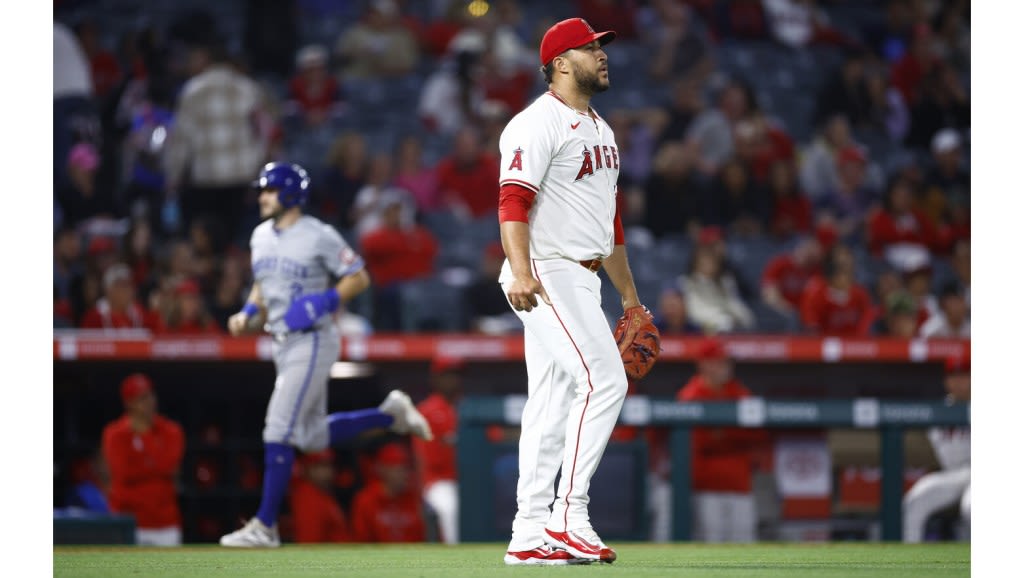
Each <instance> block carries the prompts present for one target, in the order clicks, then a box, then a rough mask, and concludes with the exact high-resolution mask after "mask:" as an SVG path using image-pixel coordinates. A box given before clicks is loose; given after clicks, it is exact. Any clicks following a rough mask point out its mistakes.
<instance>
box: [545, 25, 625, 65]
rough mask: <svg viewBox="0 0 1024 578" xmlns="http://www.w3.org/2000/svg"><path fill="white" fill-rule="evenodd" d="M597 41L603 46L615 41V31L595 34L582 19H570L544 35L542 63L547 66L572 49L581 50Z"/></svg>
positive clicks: (549, 29)
mask: <svg viewBox="0 0 1024 578" xmlns="http://www.w3.org/2000/svg"><path fill="white" fill-rule="evenodd" d="M595 40H597V41H598V42H600V43H601V46H604V45H605V44H608V43H609V42H611V41H612V40H615V31H614V30H606V31H604V32H594V29H593V28H591V27H590V24H587V21H586V20H584V19H582V18H568V19H566V20H562V21H561V22H559V23H557V24H555V25H554V26H552V27H551V28H548V31H547V32H545V33H544V38H543V39H542V40H541V41H540V63H541V65H543V66H547V65H548V63H549V62H551V61H552V60H554V59H555V57H556V56H558V55H559V54H561V53H563V52H565V51H566V50H569V49H571V48H579V47H580V46H583V45H584V44H590V43H591V42H593V41H595Z"/></svg>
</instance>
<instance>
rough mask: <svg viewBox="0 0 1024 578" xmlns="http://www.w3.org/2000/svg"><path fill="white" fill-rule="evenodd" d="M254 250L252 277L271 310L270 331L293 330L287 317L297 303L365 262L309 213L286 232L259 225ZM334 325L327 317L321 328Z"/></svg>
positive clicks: (252, 244)
mask: <svg viewBox="0 0 1024 578" xmlns="http://www.w3.org/2000/svg"><path fill="white" fill-rule="evenodd" d="M249 247H250V248H251V249H252V273H253V278H254V279H255V280H256V282H258V283H259V284H260V291H261V293H262V295H263V303H264V304H265V305H266V307H267V324H266V326H265V329H266V330H267V331H268V332H270V333H284V332H286V331H288V328H287V327H285V324H284V320H283V319H282V318H283V317H284V314H285V312H286V311H287V310H288V306H289V305H290V304H291V302H292V301H293V300H294V299H296V298H298V297H299V296H301V295H305V294H308V293H320V292H322V291H324V290H325V289H327V288H328V287H329V286H331V285H332V284H334V283H335V282H336V280H337V279H338V278H340V277H343V276H345V275H349V274H351V273H355V272H357V271H359V270H360V269H362V268H363V259H362V258H361V257H360V256H359V255H357V254H356V252H355V251H353V250H352V248H351V247H349V245H348V243H347V242H345V239H343V238H342V237H341V234H340V233H338V231H337V230H335V229H334V227H331V226H330V225H327V224H326V223H324V222H322V221H320V220H319V219H317V218H315V217H310V216H308V215H303V216H302V217H300V218H299V220H298V221H296V223H295V224H294V225H292V226H291V227H288V228H287V229H285V230H283V231H277V230H276V229H274V221H273V220H272V219H268V220H266V221H264V222H262V223H260V224H259V225H258V226H257V227H256V228H255V229H254V230H253V232H252V239H251V240H250V241H249ZM329 323H331V319H330V316H324V318H323V319H321V320H320V321H319V322H317V326H318V327H320V326H323V325H327V324H329Z"/></svg>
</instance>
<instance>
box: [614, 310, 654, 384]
mask: <svg viewBox="0 0 1024 578" xmlns="http://www.w3.org/2000/svg"><path fill="white" fill-rule="evenodd" d="M613 335H614V336H615V343H617V344H618V345H619V355H621V356H622V365H623V366H624V367H625V368H626V376H627V377H629V378H630V379H641V378H643V377H644V376H645V375H647V373H648V372H649V371H651V368H652V367H654V362H655V361H657V360H658V355H659V354H660V353H661V332H659V331H658V328H657V327H656V326H655V325H654V317H653V316H652V315H651V312H650V311H648V310H647V308H646V307H644V306H643V305H637V306H635V307H630V308H629V309H626V311H625V312H623V314H622V317H620V318H619V322H618V323H616V324H615V331H614V332H613Z"/></svg>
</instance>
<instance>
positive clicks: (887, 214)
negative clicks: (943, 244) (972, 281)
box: [867, 179, 940, 259]
mask: <svg viewBox="0 0 1024 578" xmlns="http://www.w3.org/2000/svg"><path fill="white" fill-rule="evenodd" d="M867 238H868V247H869V248H870V249H871V252H872V253H873V254H874V255H876V256H885V257H886V258H889V259H893V258H898V256H897V255H895V254H894V255H890V253H891V252H893V251H900V250H904V251H905V250H908V249H910V250H914V251H916V252H923V253H925V254H927V253H930V252H933V251H936V250H937V249H938V248H939V244H940V239H939V232H938V231H937V230H936V228H935V226H934V225H933V224H932V221H931V220H930V219H929V218H928V216H927V215H926V214H925V213H924V212H923V211H921V210H920V209H918V208H916V207H915V206H914V188H913V185H912V184H911V183H910V182H909V181H908V180H907V179H896V180H894V181H893V182H892V183H891V184H890V185H889V190H888V192H887V193H886V198H885V207H884V208H883V209H881V210H878V211H875V212H874V213H872V214H871V216H870V217H869V218H868V223H867Z"/></svg>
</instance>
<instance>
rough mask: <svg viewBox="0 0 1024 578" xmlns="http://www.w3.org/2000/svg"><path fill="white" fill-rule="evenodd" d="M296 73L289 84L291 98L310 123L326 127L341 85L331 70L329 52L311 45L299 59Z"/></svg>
mask: <svg viewBox="0 0 1024 578" xmlns="http://www.w3.org/2000/svg"><path fill="white" fill-rule="evenodd" d="M295 66H296V69H297V70H296V73H295V75H294V76H292V78H291V80H289V81H288V99H289V100H290V101H291V102H290V104H292V105H293V106H294V107H296V108H297V109H298V110H297V111H296V112H298V113H300V114H301V115H302V116H303V119H304V120H305V122H306V124H308V125H310V126H318V125H321V124H323V123H324V122H325V121H326V120H327V119H328V118H329V117H330V115H331V113H332V112H333V111H334V109H335V107H336V106H337V104H338V96H339V91H338V82H337V81H336V80H335V79H334V77H333V76H332V75H331V72H330V69H329V67H328V55H327V49H326V48H324V47H323V46H320V45H318V44H311V45H309V46H306V47H304V48H303V49H302V50H300V51H299V54H298V55H297V56H296V57H295Z"/></svg>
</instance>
